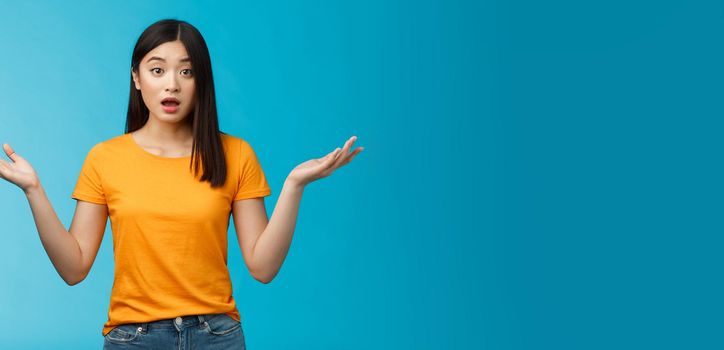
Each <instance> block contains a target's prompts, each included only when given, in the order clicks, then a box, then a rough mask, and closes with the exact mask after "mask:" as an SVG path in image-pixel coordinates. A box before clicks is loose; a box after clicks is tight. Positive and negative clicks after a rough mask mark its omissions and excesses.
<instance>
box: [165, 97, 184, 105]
mask: <svg viewBox="0 0 724 350" xmlns="http://www.w3.org/2000/svg"><path fill="white" fill-rule="evenodd" d="M161 104H162V105H164V106H178V105H179V104H181V101H179V100H178V99H177V98H175V97H166V98H164V99H163V100H161Z"/></svg>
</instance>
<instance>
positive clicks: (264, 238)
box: [232, 137, 363, 283]
mask: <svg viewBox="0 0 724 350" xmlns="http://www.w3.org/2000/svg"><path fill="white" fill-rule="evenodd" d="M355 140H356V137H352V138H350V139H349V140H347V142H346V143H345V145H344V147H343V148H342V149H340V148H337V149H335V150H334V151H332V152H330V153H328V154H327V155H326V156H324V157H322V158H318V159H312V160H309V161H306V162H304V163H302V164H300V165H298V166H297V167H296V168H294V170H292V172H291V173H290V174H289V176H287V179H286V180H285V181H284V187H283V188H282V191H281V193H280V194H279V199H278V200H277V204H276V207H275V208H274V213H273V214H272V217H271V220H270V221H269V222H267V216H266V209H265V208H264V199H263V198H251V199H242V200H238V201H235V202H234V203H233V208H232V209H233V214H234V225H235V229H236V235H237V238H238V239H239V245H240V246H241V252H242V255H243V257H244V262H245V263H246V265H247V267H248V268H249V271H250V272H251V274H252V276H254V278H255V279H257V280H258V281H260V282H262V283H269V282H271V280H272V279H273V278H274V277H275V276H276V275H277V273H278V272H279V269H280V268H281V266H282V264H283V263H284V259H285V258H286V256H287V253H288V252H289V246H290V245H291V243H292V236H293V235H294V227H295V226H296V223H297V214H298V213H299V203H300V202H301V199H302V193H303V192H304V188H305V186H306V185H307V184H309V183H311V182H312V181H316V180H318V179H321V178H324V177H327V176H329V175H330V174H332V172H333V171H334V170H336V169H337V168H339V167H341V166H343V165H345V164H347V163H349V162H350V161H351V160H352V158H354V156H355V155H357V154H358V153H360V152H362V150H363V148H362V147H359V148H357V149H356V150H354V151H353V152H351V153H349V149H350V148H351V147H352V144H354V141H355Z"/></svg>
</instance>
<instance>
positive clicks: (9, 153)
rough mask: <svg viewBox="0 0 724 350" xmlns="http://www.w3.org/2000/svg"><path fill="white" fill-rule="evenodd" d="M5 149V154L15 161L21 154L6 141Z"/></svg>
mask: <svg viewBox="0 0 724 350" xmlns="http://www.w3.org/2000/svg"><path fill="white" fill-rule="evenodd" d="M3 150H4V151H5V154H6V155H7V156H8V157H9V158H10V159H12V160H13V162H15V161H17V160H18V158H19V156H18V155H17V154H16V153H15V151H14V150H13V148H12V147H10V144H7V143H4V144H3Z"/></svg>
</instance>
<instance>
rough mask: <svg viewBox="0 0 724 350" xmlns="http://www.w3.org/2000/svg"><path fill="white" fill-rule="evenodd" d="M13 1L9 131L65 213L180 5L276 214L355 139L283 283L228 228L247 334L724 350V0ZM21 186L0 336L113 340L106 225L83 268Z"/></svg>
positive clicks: (308, 344)
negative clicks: (53, 252)
mask: <svg viewBox="0 0 724 350" xmlns="http://www.w3.org/2000/svg"><path fill="white" fill-rule="evenodd" d="M1 7H2V8H1V9H0V45H1V46H0V47H2V51H1V54H0V67H2V74H0V96H1V97H0V98H1V99H2V103H0V122H1V123H0V142H2V143H5V142H7V143H9V144H11V145H12V146H13V147H14V148H15V150H16V151H17V152H18V153H19V154H20V155H22V156H24V157H25V158H26V159H28V160H29V161H30V162H31V164H32V165H33V166H34V167H35V169H36V170H37V172H38V173H39V176H40V178H41V180H42V182H43V185H44V187H45V189H46V191H47V193H48V195H49V198H50V201H51V203H52V204H53V206H54V208H55V210H56V212H57V214H58V215H59V217H60V219H61V221H62V222H63V223H64V225H65V226H66V227H68V226H69V225H70V222H71V219H72V215H73V212H74V209H75V201H74V200H73V199H71V198H70V194H71V191H72V189H73V187H74V185H75V181H76V179H77V176H78V174H79V171H80V167H81V164H82V161H83V159H84V157H85V155H86V153H87V152H88V150H89V149H90V147H92V146H93V145H94V144H96V143H98V142H100V141H103V140H106V139H108V138H111V137H114V136H117V135H120V134H122V133H123V128H124V123H125V113H126V106H127V103H128V92H129V70H130V55H131V51H132V48H133V45H134V44H135V41H136V39H137V38H138V36H139V35H140V34H141V32H142V31H143V29H144V28H146V27H147V26H148V25H150V24H151V23H153V22H155V21H156V20H159V19H162V18H177V19H182V20H186V21H189V22H190V23H192V24H193V25H195V26H196V27H197V28H199V30H200V31H201V33H202V34H203V35H204V37H205V38H206V41H207V44H208V45H209V49H210V51H211V58H212V65H213V70H214V78H215V81H216V91H217V102H218V106H219V116H220V123H221V129H222V130H223V131H225V132H227V133H230V134H232V135H235V136H239V137H243V138H245V139H247V140H248V141H249V142H250V143H251V145H252V146H253V147H254V148H255V150H256V151H257V154H258V156H259V159H260V161H261V163H262V166H263V168H264V170H265V172H266V174H267V177H268V179H269V183H270V185H271V187H272V196H270V197H267V200H266V205H267V209H268V212H269V215H271V212H272V210H273V208H274V205H275V204H276V200H277V197H278V195H279V192H280V190H281V186H282V183H283V180H284V178H285V177H286V175H287V174H288V173H289V171H291V169H292V168H293V167H294V166H296V165H297V164H299V163H301V162H303V161H305V160H308V159H311V158H313V157H320V156H322V155H324V154H326V153H327V152H329V151H331V150H332V149H334V148H335V147H338V146H339V147H341V146H342V143H343V142H344V140H346V139H347V138H348V137H349V136H352V135H357V136H358V142H357V145H358V146H364V147H365V151H363V152H362V153H361V154H360V155H359V156H357V157H356V158H355V160H354V161H352V163H350V164H349V165H347V166H346V167H343V168H341V169H339V170H338V171H337V172H336V173H334V174H333V175H332V176H331V177H329V178H326V179H323V180H321V181H319V182H315V183H313V184H311V185H310V186H309V187H308V188H307V189H306V191H305V193H304V197H303V200H302V204H301V211H300V216H299V220H298V225H297V228H296V231H295V235H294V239H293V242H292V247H291V250H290V253H289V255H288V257H287V259H286V261H285V263H284V265H283V266H282V269H281V271H280V273H279V275H277V277H276V278H275V279H274V280H273V281H272V282H271V283H270V284H268V285H264V284H261V283H259V282H257V281H255V280H254V279H253V278H252V277H251V275H250V274H249V272H248V271H247V269H246V267H245V266H244V264H243V260H242V258H241V255H240V251H239V246H238V242H237V241H236V237H235V234H234V231H233V226H232V227H230V232H229V239H230V244H229V265H230V266H229V267H230V270H231V273H232V279H233V284H234V297H235V298H236V300H237V303H238V307H239V311H240V312H241V314H242V319H243V327H244V331H245V335H246V340H247V345H248V347H249V348H250V349H290V348H295V349H370V348H372V349H614V348H615V349H624V348H626V349H641V348H649V349H682V348H689V349H703V348H722V347H724V341H723V340H722V337H721V334H722V331H721V330H722V327H723V326H724V321H723V318H722V316H721V315H722V311H724V310H723V308H722V298H721V296H722V295H723V292H724V290H723V288H722V283H720V282H717V281H718V280H720V279H721V278H720V277H717V276H719V275H718V273H717V271H720V270H721V267H722V266H723V265H722V262H723V261H722V253H721V248H722V243H723V239H722V236H721V234H722V232H723V230H722V228H723V227H722V226H723V225H722V220H721V217H720V216H718V215H721V212H722V209H724V208H723V201H722V198H724V197H723V196H722V195H723V193H722V185H721V183H722V178H723V176H722V175H724V174H723V173H722V166H721V165H720V163H721V157H720V156H719V155H720V152H721V150H722V138H721V137H720V136H719V135H720V134H721V132H722V127H723V126H724V123H722V120H721V116H722V104H721V96H722V93H724V85H723V84H722V82H723V81H724V79H722V78H723V76H722V75H723V69H722V66H723V65H722V62H724V60H723V58H724V57H723V54H724V51H723V50H722V44H721V43H722V32H723V29H724V25H723V23H724V4H722V3H721V2H720V1H694V2H685V1H679V2H671V1H636V2H632V1H621V0H614V1H610V0H609V1H585V2H582V1H563V0H556V1H530V0H529V1H523V0H512V1H476V2H472V1H471V2H465V1H376V0H373V1H362V2H337V1H307V2H302V1H299V2H295V1H265V2H255V1H241V2H231V1H226V2H215V3H211V2H204V3H201V2H189V1H153V2H149V1H122V2H121V1H118V2H115V3H110V2H100V1H98V2H92V1H88V2H73V4H72V5H70V3H68V2H64V1H50V2H19V1H18V2H14V3H12V2H8V3H3V4H2V5H1ZM3 159H6V160H8V158H7V157H5V156H4V155H3ZM0 183H1V184H0V198H1V199H2V200H0V220H1V221H2V223H3V227H2V229H1V230H0V232H1V235H2V244H0V281H1V282H0V342H1V343H2V344H3V345H2V347H3V348H5V347H7V348H8V349H11V348H12V349H16V348H17V349H49V348H53V349H99V348H100V347H101V346H102V343H103V339H102V337H101V328H102V324H103V322H105V320H106V317H107V311H108V302H109V296H110V289H111V285H112V281H113V255H112V241H111V231H110V225H109V226H108V227H107V229H106V235H105V237H104V240H103V243H102V245H101V248H100V253H99V255H98V257H97V259H96V262H95V264H94V266H93V268H92V270H91V272H90V275H89V276H88V277H87V279H86V280H85V281H83V282H82V283H81V284H79V285H76V286H73V287H70V286H67V285H65V284H64V282H63V281H62V279H61V278H60V277H59V276H58V275H57V273H56V272H55V270H54V268H53V266H52V264H51V262H50V260H49V259H48V257H47V255H46V253H45V251H44V250H43V248H42V246H41V243H40V240H39V239H38V234H37V231H36V228H35V224H34V221H33V217H32V214H31V212H30V209H29V206H28V204H27V200H26V199H25V196H24V195H23V193H22V191H20V190H19V189H18V188H17V187H15V186H13V185H12V184H10V183H8V182H5V181H0Z"/></svg>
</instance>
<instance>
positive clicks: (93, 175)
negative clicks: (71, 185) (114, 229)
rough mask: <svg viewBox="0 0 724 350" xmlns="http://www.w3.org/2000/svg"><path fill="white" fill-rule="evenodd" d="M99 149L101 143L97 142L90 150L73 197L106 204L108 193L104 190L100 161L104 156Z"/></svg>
mask: <svg viewBox="0 0 724 350" xmlns="http://www.w3.org/2000/svg"><path fill="white" fill-rule="evenodd" d="M99 149H100V144H97V145H95V146H93V148H91V150H90V151H88V154H87V155H86V157H85V160H84V161H83V166H82V167H81V170H80V175H79V176H78V181H77V182H76V184H75V189H74V190H73V194H72V195H71V198H74V199H79V200H82V201H86V202H92V203H96V204H106V195H105V193H104V192H103V185H102V181H101V179H102V176H101V164H100V162H101V161H102V157H100V156H99Z"/></svg>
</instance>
